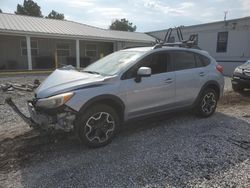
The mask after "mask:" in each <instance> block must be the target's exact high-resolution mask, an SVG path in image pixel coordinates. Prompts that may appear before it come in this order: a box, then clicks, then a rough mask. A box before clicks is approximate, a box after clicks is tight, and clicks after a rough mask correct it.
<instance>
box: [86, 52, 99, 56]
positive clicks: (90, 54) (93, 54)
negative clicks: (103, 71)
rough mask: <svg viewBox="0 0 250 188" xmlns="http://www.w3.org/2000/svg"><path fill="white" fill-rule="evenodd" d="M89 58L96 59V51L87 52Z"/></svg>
mask: <svg viewBox="0 0 250 188" xmlns="http://www.w3.org/2000/svg"><path fill="white" fill-rule="evenodd" d="M86 56H87V57H96V56H97V55H96V51H86Z"/></svg>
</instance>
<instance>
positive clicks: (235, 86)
mask: <svg viewBox="0 0 250 188" xmlns="http://www.w3.org/2000/svg"><path fill="white" fill-rule="evenodd" d="M232 88H233V90H234V91H235V92H241V91H243V90H244V88H243V87H240V86H238V85H235V84H232Z"/></svg>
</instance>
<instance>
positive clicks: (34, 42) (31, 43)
mask: <svg viewBox="0 0 250 188" xmlns="http://www.w3.org/2000/svg"><path fill="white" fill-rule="evenodd" d="M30 45H31V48H38V45H37V40H32V41H31V42H30Z"/></svg>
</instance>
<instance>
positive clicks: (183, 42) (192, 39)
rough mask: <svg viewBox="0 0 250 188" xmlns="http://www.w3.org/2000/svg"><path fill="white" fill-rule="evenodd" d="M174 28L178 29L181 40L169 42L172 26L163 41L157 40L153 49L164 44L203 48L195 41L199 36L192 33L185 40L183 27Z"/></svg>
mask: <svg viewBox="0 0 250 188" xmlns="http://www.w3.org/2000/svg"><path fill="white" fill-rule="evenodd" d="M174 29H176V32H177V36H178V39H179V42H173V43H170V42H169V41H170V37H171V34H172V31H173V28H170V29H168V31H167V33H166V35H165V37H164V40H163V41H159V40H156V44H155V46H153V49H157V48H162V47H164V46H170V47H182V48H194V49H199V50H201V48H200V47H199V46H197V44H196V43H195V42H196V40H197V36H195V35H190V37H189V39H188V40H184V39H183V35H182V31H181V27H176V28H174Z"/></svg>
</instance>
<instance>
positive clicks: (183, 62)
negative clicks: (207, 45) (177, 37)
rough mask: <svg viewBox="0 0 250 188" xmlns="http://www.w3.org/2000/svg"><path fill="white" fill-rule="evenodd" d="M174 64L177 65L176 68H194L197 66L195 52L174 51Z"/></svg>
mask: <svg viewBox="0 0 250 188" xmlns="http://www.w3.org/2000/svg"><path fill="white" fill-rule="evenodd" d="M172 56H173V62H174V63H173V64H174V65H175V70H176V71H178V70H184V69H192V68H195V67H196V64H195V57H194V54H193V53H190V52H185V51H183V52H173V53H172Z"/></svg>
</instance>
